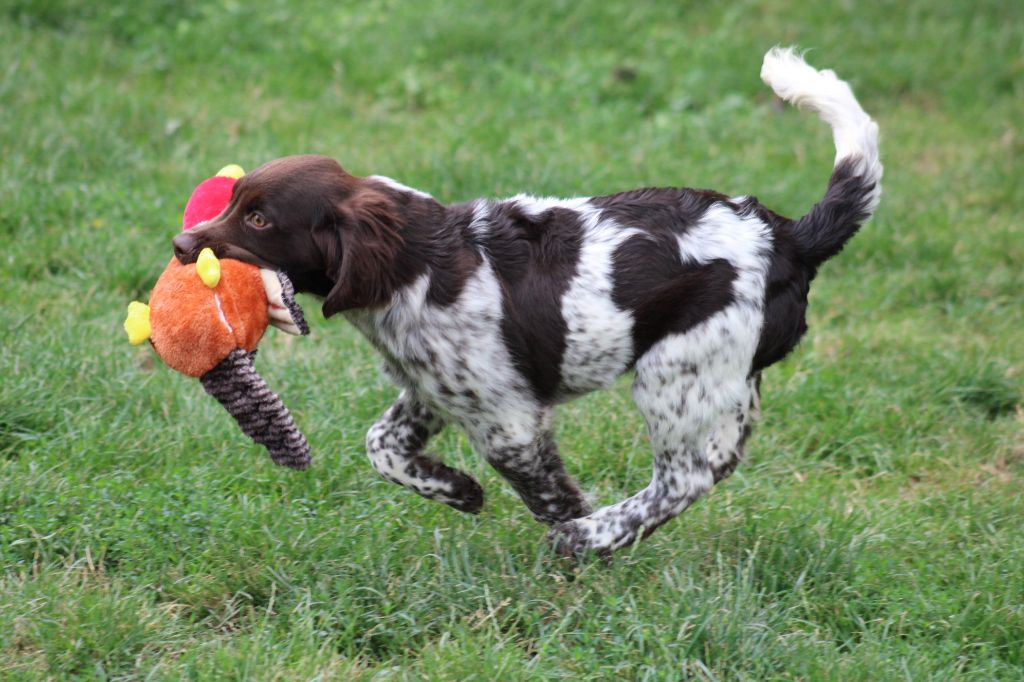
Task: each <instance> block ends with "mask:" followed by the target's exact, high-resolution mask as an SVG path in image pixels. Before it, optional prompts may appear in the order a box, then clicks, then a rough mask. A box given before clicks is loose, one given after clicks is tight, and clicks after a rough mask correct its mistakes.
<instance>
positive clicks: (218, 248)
mask: <svg viewBox="0 0 1024 682" xmlns="http://www.w3.org/2000/svg"><path fill="white" fill-rule="evenodd" d="M204 248H210V249H212V250H213V255H215V256H216V257H217V258H230V259H232V260H237V261H241V262H243V263H248V264H249V265H255V266H256V267H259V268H266V269H268V270H277V269H278V266H277V265H275V264H273V263H271V262H270V261H268V260H265V259H263V258H260V257H259V256H257V255H256V254H254V253H252V252H251V251H247V250H246V249H243V248H242V247H240V246H235V245H234V244H203V245H196V244H189V245H188V246H183V245H181V244H179V242H178V241H177V240H175V242H174V256H175V258H177V259H178V261H179V262H180V263H181V264H182V265H188V264H190V263H195V262H196V260H197V259H198V258H199V252H200V251H202V250H203V249H204Z"/></svg>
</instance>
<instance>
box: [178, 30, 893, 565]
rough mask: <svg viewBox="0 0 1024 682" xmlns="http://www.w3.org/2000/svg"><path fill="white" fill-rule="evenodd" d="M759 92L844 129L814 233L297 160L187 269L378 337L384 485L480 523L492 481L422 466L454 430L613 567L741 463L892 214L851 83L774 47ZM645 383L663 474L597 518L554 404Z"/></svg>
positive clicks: (189, 252)
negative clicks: (820, 323) (792, 367)
mask: <svg viewBox="0 0 1024 682" xmlns="http://www.w3.org/2000/svg"><path fill="white" fill-rule="evenodd" d="M761 77H762V78H763V79H764V81H765V82H766V83H768V85H770V86H771V87H772V88H773V89H774V90H775V92H776V93H777V94H778V95H779V96H781V97H782V98H783V99H786V100H788V101H790V102H792V103H794V104H796V105H798V106H804V107H806V108H809V109H812V110H814V111H816V112H817V113H818V114H819V115H820V116H821V117H822V118H823V119H824V120H825V121H826V122H828V123H829V124H830V125H831V126H832V130H833V133H834V137H835V145H836V163H835V167H834V169H833V172H832V178H831V180H830V181H829V185H828V189H827V191H826V193H825V196H824V198H823V199H822V200H821V201H820V202H819V203H818V204H817V205H815V206H814V207H813V208H812V209H811V211H810V212H809V213H808V214H807V215H805V216H804V217H802V218H800V219H798V220H790V219H788V218H784V217H782V216H780V215H778V214H776V213H773V212H772V211H770V210H769V209H767V208H765V207H764V206H762V205H761V204H760V203H759V202H758V201H757V200H756V199H754V198H753V197H731V198H730V197H728V196H725V195H723V194H719V193H716V192H711V191H706V190H692V189H639V190H634V191H630V192H623V193H621V194H613V195H610V196H600V197H587V198H577V199H549V198H535V197H530V196H526V195H519V196H515V197H512V198H511V199H506V200H502V201H493V200H485V199H478V200H474V201H468V202H465V203H460V204H453V205H449V206H444V205H442V204H440V203H438V202H437V201H435V200H434V199H433V197H431V196H430V195H429V194H426V193H424V192H420V191H417V190H414V189H411V188H409V187H406V186H404V185H402V184H400V183H397V182H395V181H393V180H391V179H388V178H385V177H381V176H370V177H365V178H363V177H355V176H352V175H349V174H348V173H346V172H345V171H344V170H342V168H341V167H340V166H339V165H338V164H337V163H336V162H335V161H333V160H331V159H329V158H326V157H322V156H294V157H287V158H283V159H279V160H276V161H272V162H270V163H268V164H266V165H264V166H263V167H261V168H259V169H257V170H255V171H253V172H252V173H250V174H248V175H246V176H245V177H243V178H242V179H241V180H240V181H239V182H238V183H237V184H236V185H235V190H234V196H233V197H232V199H231V203H230V205H229V206H228V207H227V208H226V209H225V210H224V212H223V213H221V214H220V215H219V216H218V217H216V218H214V219H213V220H211V221H209V222H207V223H206V224H204V225H201V226H199V227H196V228H195V229H193V230H190V231H189V232H185V233H182V234H180V235H179V236H178V237H176V238H175V240H174V247H175V252H176V253H177V255H178V257H179V258H180V259H182V260H183V261H185V262H187V261H191V260H194V259H195V258H196V256H197V254H198V253H199V251H200V249H202V248H203V247H206V246H209V247H212V248H213V250H214V251H215V252H216V254H217V255H218V256H221V257H228V258H237V259H239V260H243V261H248V262H251V263H254V264H256V265H260V266H263V267H269V268H275V269H279V270H283V271H284V272H286V273H287V275H288V277H289V278H290V279H291V281H292V282H293V283H294V284H295V287H296V289H298V290H299V291H304V292H309V293H312V294H315V295H318V296H322V297H323V299H324V303H323V312H324V315H325V316H327V317H330V316H332V315H335V314H337V313H342V314H344V315H345V317H346V318H348V319H349V321H351V322H352V323H353V324H354V325H355V326H356V327H357V328H358V329H359V330H360V331H361V332H362V333H363V334H365V335H366V337H367V338H368V339H369V340H370V342H371V343H372V344H373V345H374V346H375V347H376V348H377V349H378V350H379V351H380V353H381V355H382V356H383V358H384V365H385V369H386V370H387V372H388V374H389V375H390V376H391V377H392V378H393V379H394V381H395V382H396V383H397V384H398V385H399V386H400V387H401V389H402V391H401V394H400V395H399V397H398V399H397V400H396V401H395V403H394V405H392V406H391V408H390V409H388V410H387V412H385V413H384V415H383V416H382V417H381V418H380V420H379V421H377V423H375V424H374V425H373V426H372V427H371V428H370V431H369V433H368V435H367V438H366V448H367V454H368V455H369V457H370V461H371V462H372V464H373V466H374V468H375V469H376V470H377V471H379V472H380V473H381V474H382V475H383V476H385V477H386V478H387V479H389V480H391V481H394V482H395V483H398V484H400V485H403V486H406V487H408V488H411V489H412V490H414V491H416V492H417V493H419V494H420V495H423V496H424V497H428V498H430V499H433V500H437V501H439V502H444V503H445V504H448V505H451V506H452V507H454V508H456V509H458V510H460V511H466V512H472V513H476V512H478V511H480V509H481V507H482V505H483V491H482V489H481V488H480V485H479V484H478V483H477V482H476V480H474V479H473V478H472V477H471V476H469V475H468V474H466V473H465V472H463V471H459V470H457V469H453V468H451V467H448V466H446V465H445V464H443V463H441V462H440V461H439V460H437V459H435V458H433V457H431V456H429V455H427V454H426V453H425V452H424V450H423V449H424V446H425V445H426V443H427V440H428V439H429V438H430V437H431V436H433V435H434V434H436V433H437V432H438V431H440V430H441V429H442V428H443V427H444V425H445V424H446V423H449V422H454V423H455V424H458V425H459V426H460V427H462V428H463V429H464V430H465V432H466V434H467V435H468V437H469V439H470V441H471V442H472V444H473V446H474V448H475V449H476V450H477V451H478V452H479V453H480V454H481V455H483V456H484V458H486V460H487V461H488V462H489V463H490V464H491V465H492V466H494V468H495V469H496V470H497V471H498V472H499V473H501V475H502V476H504V477H505V478H506V479H508V481H509V483H511V484H512V486H513V487H514V488H515V490H516V492H517V493H518V494H519V496H520V497H521V498H522V500H523V502H524V503H525V504H526V506H527V507H528V508H529V509H530V511H531V512H532V513H533V515H534V516H535V517H536V518H537V520H539V521H542V522H544V523H547V524H550V525H551V526H552V529H551V537H552V540H553V542H554V543H555V546H556V548H557V549H558V550H559V551H560V552H562V553H565V554H581V553H585V552H587V551H598V552H601V553H604V552H608V551H610V550H614V549H616V548H618V547H622V546H623V545H628V544H629V543H631V542H633V541H634V540H635V539H636V538H637V537H639V536H641V535H647V534H648V533H650V532H651V531H653V530H654V529H655V528H657V527H658V526H659V525H661V524H662V523H664V522H665V521H667V520H668V519H670V518H672V517H673V516H675V515H677V514H679V513H680V512H682V511H683V510H684V509H686V507H688V506H689V505H690V504H692V503H693V501H694V500H696V499H697V498H699V497H700V496H701V495H702V494H704V493H705V492H707V491H708V490H709V489H710V488H711V486H712V485H714V483H715V482H717V481H719V480H721V479H722V478H724V477H726V476H728V475H729V474H730V473H731V472H732V470H733V469H734V468H735V467H736V464H737V463H738V461H739V459H740V458H741V456H742V454H743V445H744V441H745V439H746V438H747V436H748V434H749V433H750V428H751V423H752V421H753V420H754V418H755V417H756V415H757V411H758V383H759V379H760V373H761V370H763V369H764V368H765V367H768V366H769V365H771V364H773V363H775V362H777V361H779V360H780V359H782V358H783V357H784V356H785V355H786V354H787V353H789V352H790V351H791V350H792V349H793V347H794V346H795V345H796V344H797V342H798V341H799V340H800V338H801V336H802V335H803V334H804V332H805V331H806V329H807V325H806V322H805V310H806V307H807V292H808V288H809V285H810V283H811V280H813V279H814V276H815V274H816V272H817V268H818V267H819V266H820V265H821V264H822V263H823V262H824V261H825V260H827V259H828V258H830V257H832V256H834V255H835V254H836V253H838V252H839V251H840V249H842V248H843V245H844V244H845V243H846V241H847V240H848V239H850V237H852V236H853V234H854V233H855V232H856V231H857V229H858V228H859V227H860V225H861V224H862V223H863V222H864V221H865V220H866V219H867V218H868V217H869V216H870V215H871V213H872V212H873V210H874V209H875V206H876V205H877V204H878V199H879V195H880V193H881V186H880V180H881V176H882V166H881V163H880V162H879V156H878V127H877V126H876V125H875V123H874V122H873V121H872V120H871V118H870V117H868V115H867V114H866V113H865V112H864V110H863V109H862V108H861V107H860V105H859V104H858V102H857V100H856V99H855V98H854V95H853V93H852V91H851V90H850V88H849V86H848V85H847V84H846V83H844V82H843V81H841V80H839V79H838V78H836V76H835V74H833V73H832V72H831V71H817V70H815V69H813V68H811V67H810V66H808V65H807V64H806V63H805V62H804V60H803V59H802V58H801V57H800V56H799V55H797V54H796V53H795V52H794V51H793V50H792V49H779V48H776V49H773V50H771V51H770V52H768V54H767V55H766V56H765V59H764V66H763V68H762V71H761ZM630 369H634V370H635V373H636V378H635V381H634V383H633V397H634V400H635V402H636V405H637V407H638V408H639V409H640V411H641V413H642V414H643V416H644V418H645V419H646V421H647V426H648V429H649V431H650V438H651V443H652V444H653V447H654V476H653V479H652V480H651V483H650V485H648V486H647V487H646V488H645V489H643V490H642V491H640V492H639V493H637V494H636V495H633V496H632V497H630V498H628V499H626V500H624V501H622V502H619V503H617V504H612V505H609V506H606V507H603V508H600V509H598V510H597V511H593V510H592V509H591V507H590V505H589V504H588V502H587V500H586V499H585V498H584V496H583V495H582V494H581V493H580V491H579V489H578V488H577V486H576V484H575V483H574V482H573V480H572V478H570V476H569V475H568V474H567V473H566V471H565V469H564V467H563V465H562V460H561V458H560V457H559V455H558V451H557V448H556V446H555V441H554V438H553V435H552V414H553V406H554V405H556V404H557V403H559V402H563V401H566V400H570V399H572V398H575V397H577V396H580V395H582V394H584V393H587V392H589V391H592V390H594V389H597V388H602V387H606V386H608V385H609V384H611V383H612V382H613V381H615V379H616V378H617V377H618V376H620V375H621V374H623V373H624V372H626V371H628V370H630Z"/></svg>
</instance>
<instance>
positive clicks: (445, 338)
mask: <svg viewBox="0 0 1024 682" xmlns="http://www.w3.org/2000/svg"><path fill="white" fill-rule="evenodd" d="M427 286H428V281H427V280H426V279H425V278H424V279H423V280H420V281H417V282H416V283H414V284H413V285H411V286H410V287H408V288H407V289H406V290H404V291H402V292H400V293H399V295H398V296H397V297H396V301H395V303H394V305H392V306H391V307H390V308H388V309H387V310H385V311H376V312H365V311H362V312H355V313H351V314H348V315H347V316H348V319H349V320H350V321H351V322H352V323H353V324H354V325H355V326H356V327H357V328H358V329H359V330H360V331H362V332H363V334H364V335H365V336H366V337H367V338H368V339H369V340H370V342H371V343H373V344H374V346H375V347H376V348H377V350H378V351H379V352H380V353H381V355H382V356H383V358H384V364H385V368H386V370H387V371H388V373H389V374H390V375H391V377H392V378H393V379H394V380H395V381H396V382H397V383H398V384H399V385H401V386H403V387H404V388H408V389H410V390H412V391H414V392H415V393H416V394H417V395H418V396H419V397H420V399H422V400H423V401H424V402H426V403H428V404H430V405H431V406H432V407H433V408H435V409H437V410H439V411H441V412H443V413H446V414H448V415H449V416H453V417H456V418H459V419H464V418H467V417H471V416H474V415H496V414H500V413H501V411H503V410H506V409H509V408H510V406H511V405H512V404H513V403H515V402H517V401H522V400H523V399H524V398H525V396H527V395H528V394H529V387H528V386H527V384H526V380H525V379H524V378H523V377H522V376H521V375H520V374H519V373H518V372H517V371H516V369H515V367H514V365H513V363H512V361H511V358H510V356H509V352H508V349H507V347H506V345H505V343H504V342H503V339H502V336H501V315H502V308H501V295H500V291H499V287H498V284H497V281H496V280H495V278H494V276H493V273H492V272H491V271H490V268H489V267H488V266H486V265H485V266H482V267H481V268H479V269H478V271H477V272H476V273H474V274H473V276H472V277H471V278H470V280H469V281H468V282H467V284H466V290H465V291H464V293H463V296H461V297H460V299H459V300H458V301H457V302H456V303H455V304H453V305H451V306H444V307H440V306H433V305H430V304H428V303H426V301H425V292H426V289H427Z"/></svg>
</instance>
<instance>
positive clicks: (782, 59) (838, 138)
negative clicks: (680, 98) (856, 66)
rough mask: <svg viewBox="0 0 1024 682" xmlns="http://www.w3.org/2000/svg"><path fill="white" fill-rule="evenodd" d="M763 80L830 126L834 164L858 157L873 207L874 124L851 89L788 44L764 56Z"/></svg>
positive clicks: (878, 173) (877, 174)
mask: <svg viewBox="0 0 1024 682" xmlns="http://www.w3.org/2000/svg"><path fill="white" fill-rule="evenodd" d="M761 80H763V81H764V82H765V83H766V84H767V85H768V86H770V87H771V89H772V90H774V91H775V94H777V95H778V96H779V97H781V98H782V99H784V100H786V101H787V102H790V103H792V104H794V105H796V106H798V107H801V108H806V109H810V110H811V111H814V112H816V113H817V114H818V115H819V116H821V118H822V120H824V121H825V122H826V123H828V124H829V125H830V126H832V136H833V138H834V140H835V145H836V164H837V165H838V164H839V162H840V161H842V160H843V159H845V158H848V157H853V158H855V159H858V160H859V161H858V163H859V164H860V168H861V171H862V172H863V173H864V175H865V177H866V178H867V179H868V180H869V181H873V182H874V183H875V187H876V190H875V192H874V195H873V196H872V197H871V199H870V201H869V202H868V204H867V207H868V210H869V212H870V211H874V209H875V207H876V206H877V205H878V200H879V198H880V197H881V183H880V182H879V181H880V180H881V178H882V163H881V161H880V159H879V155H878V125H877V124H876V123H875V122H874V121H872V120H871V117H870V116H868V115H867V113H865V111H864V109H862V108H861V106H860V103H859V102H858V101H857V98H856V97H854V95H853V90H852V89H850V86H849V84H848V83H846V82H845V81H842V80H840V79H839V78H837V77H836V74H835V73H834V72H832V71H831V70H830V69H823V70H821V71H818V70H817V69H815V68H813V67H811V66H810V65H809V64H808V63H807V62H806V61H804V58H803V57H802V56H801V55H799V54H797V52H796V50H795V49H794V48H792V47H786V48H782V47H774V48H772V49H771V50H769V51H768V53H767V54H765V56H764V63H763V65H762V66H761Z"/></svg>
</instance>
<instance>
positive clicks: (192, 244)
mask: <svg viewBox="0 0 1024 682" xmlns="http://www.w3.org/2000/svg"><path fill="white" fill-rule="evenodd" d="M198 242H199V240H198V239H196V238H195V237H193V236H192V235H191V234H189V233H188V232H182V233H181V234H179V235H178V236H177V237H175V238H174V240H173V243H174V255H175V257H177V259H178V260H179V261H181V262H182V263H183V264H184V263H191V262H192V261H194V260H195V259H196V251H198V249H197V248H196V247H197V245H198Z"/></svg>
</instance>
